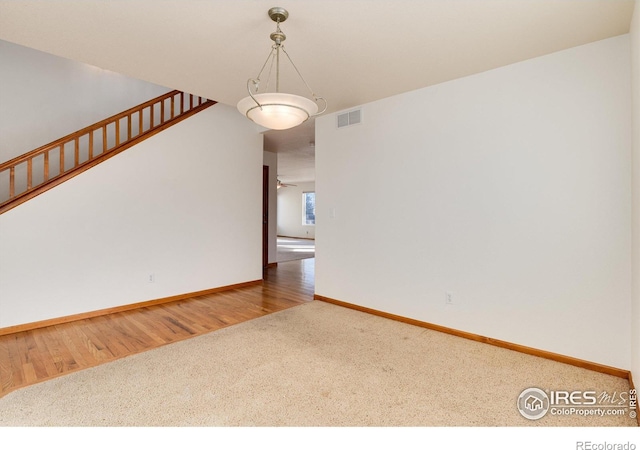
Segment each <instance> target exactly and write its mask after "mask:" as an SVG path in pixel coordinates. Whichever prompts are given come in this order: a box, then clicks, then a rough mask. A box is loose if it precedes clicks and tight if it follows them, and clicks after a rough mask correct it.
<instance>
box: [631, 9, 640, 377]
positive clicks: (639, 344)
mask: <svg viewBox="0 0 640 450" xmlns="http://www.w3.org/2000/svg"><path fill="white" fill-rule="evenodd" d="M635 3H636V4H635V9H634V12H633V21H632V22H631V75H632V76H631V80H632V89H633V93H632V101H633V111H632V118H633V299H632V314H631V320H632V325H631V326H632V329H633V336H632V342H631V371H632V373H633V378H634V382H635V385H636V387H640V0H636V2H635Z"/></svg>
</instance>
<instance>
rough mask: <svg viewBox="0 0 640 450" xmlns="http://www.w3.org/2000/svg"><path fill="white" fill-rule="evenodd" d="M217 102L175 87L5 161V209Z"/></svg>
mask: <svg viewBox="0 0 640 450" xmlns="http://www.w3.org/2000/svg"><path fill="white" fill-rule="evenodd" d="M187 96H188V98H187ZM167 103H168V105H166V104H167ZM215 103H216V102H215V101H212V100H208V99H206V98H204V97H200V96H194V95H193V94H186V93H184V92H181V91H177V90H174V91H171V92H167V93H166V94H163V95H161V96H159V97H156V98H154V99H152V100H149V101H146V102H144V103H141V104H139V105H137V106H134V107H133V108H129V109H127V110H126V111H122V112H120V113H118V114H115V115H113V116H111V117H109V118H107V119H104V120H101V121H99V122H96V123H94V124H92V125H89V126H88V127H85V128H82V129H81V130H78V131H76V132H74V133H71V134H68V135H67V136H64V137H62V138H60V139H56V140H55V141H53V142H50V143H48V144H46V145H43V146H41V147H38V148H36V149H35V150H31V151H29V152H27V153H24V154H22V155H20V156H18V157H15V158H13V159H11V160H9V161H6V162H4V163H2V164H0V183H2V184H0V214H2V213H4V212H6V211H8V210H10V209H12V208H14V207H16V206H17V205H19V204H20V203H23V202H25V201H26V200H28V199H30V198H33V197H35V196H36V195H39V194H41V193H42V192H44V191H46V190H48V189H51V188H52V187H53V186H56V185H58V184H60V183H62V182H64V181H66V180H68V179H70V178H72V177H74V176H75V175H77V174H79V173H81V172H83V171H85V170H87V169H88V168H90V167H93V166H95V165H96V164H98V163H100V162H102V161H105V160H106V159H108V158H110V157H111V156H114V155H116V154H118V153H120V152H121V151H123V150H125V149H127V148H129V147H131V146H133V145H135V144H137V143H139V142H141V141H142V140H144V139H146V138H148V137H150V136H152V135H153V134H156V133H158V132H159V131H162V130H164V129H165V128H167V127H169V126H171V125H173V124H175V123H177V122H179V121H181V120H184V119H186V118H187V117H189V116H191V115H193V114H195V113H196V112H199V111H201V110H203V109H205V108H208V107H209V106H212V105H214V104H215ZM156 110H159V111H156ZM157 112H159V114H157ZM134 116H137V117H135V122H134ZM124 119H126V122H125V123H124V124H122V123H121V122H122V121H123V120H124ZM123 128H124V130H121V129H123ZM121 131H123V132H122V133H121ZM96 132H98V133H96ZM96 141H101V145H98V142H96ZM110 141H111V143H112V144H113V145H110ZM67 144H71V145H72V147H73V148H70V146H67ZM51 160H57V161H56V162H55V163H52V162H51ZM70 160H72V163H70V162H69V161H70ZM34 166H35V168H34ZM7 171H8V172H9V176H8V185H7V184H6V181H7V180H6V178H7V176H6V172H7Z"/></svg>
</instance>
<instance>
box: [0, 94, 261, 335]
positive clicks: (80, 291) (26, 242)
mask: <svg viewBox="0 0 640 450" xmlns="http://www.w3.org/2000/svg"><path fill="white" fill-rule="evenodd" d="M262 158H263V155H262V135H260V134H259V133H258V132H257V131H256V127H255V126H253V125H252V124H251V122H249V121H248V120H246V119H245V118H243V117H242V116H241V115H239V114H238V112H237V110H236V109H235V108H233V107H228V106H224V105H221V104H218V105H215V106H213V107H211V108H208V109H206V110H205V111H203V112H200V113H198V114H196V115H195V116H193V117H191V118H189V119H186V120H185V121H183V122H180V123H179V124H177V125H175V126H173V127H171V128H169V129H168V130H166V131H163V132H162V133H159V134H157V135H156V136H154V137H152V138H150V139H148V140H146V141H144V142H142V143H141V144H139V145H137V146H135V147H133V148H131V149H129V150H127V151H126V152H124V153H122V154H120V155H118V156H116V157H114V158H112V159H110V160H108V161H106V162H104V163H102V164H100V165H98V166H97V167H95V168H93V169H91V170H89V171H87V172H85V173H83V174H81V175H79V176H77V177H75V178H73V179H71V180H70V181H67V182H66V183H63V184H62V185H60V186H58V187H56V188H55V189H52V190H50V191H47V192H45V193H44V194H41V195H40V196H38V197H36V198H35V199H33V200H31V201H29V202H27V203H25V204H23V205H20V206H19V207H17V208H15V209H12V210H10V211H8V212H7V213H5V214H3V215H1V216H0V327H7V326H12V325H17V324H23V323H29V322H33V321H39V320H44V319H49V318H54V317H61V316H67V315H71V314H77V313H82V312H87V311H94V310H99V309H103V308H109V307H115V306H119V305H124V304H130V303H136V302H142V301H146V300H153V299H158V298H164V297H168V296H172V295H178V294H183V293H188V292H194V291H199V290H204V289H209V288H215V287H219V286H225V285H230V284H235V283H241V282H246V281H252V280H258V279H261V278H262V267H261V266H262V264H261V262H262V261H261V260H262V258H261V251H262V250H261V248H262V247H261V241H262V231H261V206H262V196H261V192H262ZM230 185H232V186H234V188H233V189H229V186H230ZM149 274H154V275H155V282H153V283H149V282H148V280H147V278H148V276H149Z"/></svg>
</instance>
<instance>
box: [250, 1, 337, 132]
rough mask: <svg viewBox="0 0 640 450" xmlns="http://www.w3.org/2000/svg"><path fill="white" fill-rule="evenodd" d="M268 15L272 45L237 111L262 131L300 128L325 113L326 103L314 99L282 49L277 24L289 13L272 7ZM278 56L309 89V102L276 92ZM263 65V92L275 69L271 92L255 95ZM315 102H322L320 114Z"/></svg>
mask: <svg viewBox="0 0 640 450" xmlns="http://www.w3.org/2000/svg"><path fill="white" fill-rule="evenodd" d="M268 14H269V17H270V18H271V20H273V21H274V22H275V23H276V31H274V32H273V33H271V35H270V37H271V40H272V41H273V42H274V44H273V46H272V47H271V52H270V53H269V56H268V57H267V60H266V61H265V63H264V65H263V66H262V69H260V73H258V76H257V77H256V78H250V79H249V80H248V81H247V90H248V91H249V96H248V97H245V98H243V99H242V100H240V101H239V102H238V111H240V112H241V113H242V114H244V115H245V116H246V117H248V118H249V119H251V120H252V121H254V122H255V123H257V124H258V125H261V126H263V127H265V128H269V129H272V130H286V129H288V128H293V127H296V126H298V125H300V124H301V123H303V122H305V121H306V120H307V119H309V117H314V116H318V115H320V114H322V113H323V112H325V111H326V109H327V102H326V101H325V99H324V98H322V97H319V96H317V95H316V94H315V93H314V92H313V90H312V89H311V88H310V87H309V85H308V84H307V82H306V81H305V79H304V78H303V77H302V74H300V71H299V70H298V68H297V67H296V65H295V64H294V63H293V61H292V60H291V57H290V56H289V54H288V53H287V51H286V50H285V48H284V45H282V43H283V42H284V40H285V39H286V38H287V37H286V36H285V34H284V33H283V32H282V30H280V24H281V23H282V22H284V21H285V20H287V18H288V17H289V12H288V11H287V10H286V9H284V8H281V7H274V8H271V9H270V10H269V12H268ZM281 53H282V54H284V55H285V56H286V57H287V59H288V60H289V62H290V63H291V65H292V66H293V68H294V69H295V71H296V73H297V74H298V76H299V77H300V79H301V80H302V81H303V83H304V84H305V86H306V87H307V88H308V89H309V92H310V93H311V98H312V99H313V100H311V99H309V98H306V97H301V96H299V95H295V94H286V93H283V92H280V54H281ZM267 64H268V65H269V71H268V76H267V83H266V84H267V86H266V87H265V89H268V88H269V80H270V79H271V72H272V71H273V70H274V66H275V92H262V93H259V92H258V90H259V88H260V81H261V79H260V77H261V76H262V74H263V72H264V69H265V68H266V67H267ZM318 102H322V103H323V108H322V110H320V111H318Z"/></svg>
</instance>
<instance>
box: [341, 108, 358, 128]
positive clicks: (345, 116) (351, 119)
mask: <svg viewBox="0 0 640 450" xmlns="http://www.w3.org/2000/svg"><path fill="white" fill-rule="evenodd" d="M361 122H362V111H361V110H360V109H356V110H354V111H349V112H346V113H342V114H338V128H342V127H348V126H350V125H356V124H359V123H361Z"/></svg>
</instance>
